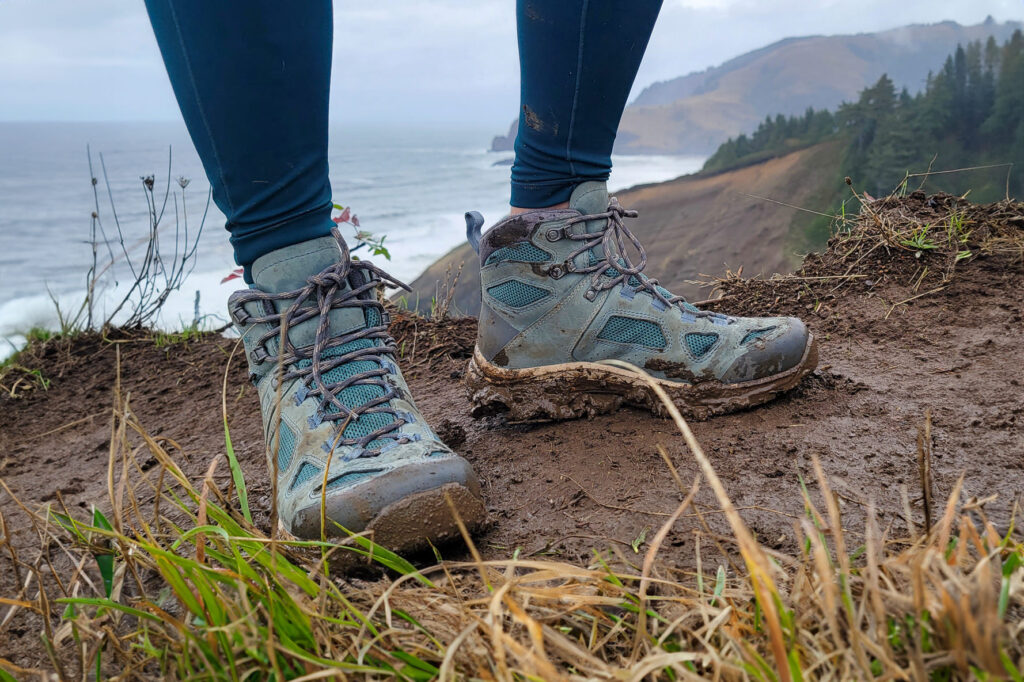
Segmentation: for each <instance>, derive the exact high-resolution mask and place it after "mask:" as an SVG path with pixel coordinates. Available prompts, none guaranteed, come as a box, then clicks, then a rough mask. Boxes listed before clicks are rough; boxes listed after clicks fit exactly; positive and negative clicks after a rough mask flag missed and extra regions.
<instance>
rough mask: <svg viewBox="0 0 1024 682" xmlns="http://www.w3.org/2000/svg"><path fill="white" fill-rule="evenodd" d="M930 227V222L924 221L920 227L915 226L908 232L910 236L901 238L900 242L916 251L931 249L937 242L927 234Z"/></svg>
mask: <svg viewBox="0 0 1024 682" xmlns="http://www.w3.org/2000/svg"><path fill="white" fill-rule="evenodd" d="M931 229H932V225H931V223H925V224H924V225H922V226H921V227H915V228H914V229H913V230H912V231H911V232H910V237H909V238H907V239H901V240H900V244H902V245H903V246H906V247H908V248H911V249H914V250H916V251H918V252H921V251H931V250H932V249H934V248H936V247H937V244H936V243H935V242H934V241H933V240H932V239H931V238H930V237H929V236H928V232H929V231H930V230H931Z"/></svg>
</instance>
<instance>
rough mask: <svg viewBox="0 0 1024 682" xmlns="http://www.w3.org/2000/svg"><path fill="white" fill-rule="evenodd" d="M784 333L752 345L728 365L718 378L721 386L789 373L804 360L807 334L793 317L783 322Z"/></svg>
mask: <svg viewBox="0 0 1024 682" xmlns="http://www.w3.org/2000/svg"><path fill="white" fill-rule="evenodd" d="M783 322H784V325H782V326H784V327H785V330H784V331H783V332H782V333H781V334H779V335H777V336H774V337H772V338H770V339H767V340H764V341H754V342H751V343H750V344H748V346H747V348H746V349H745V352H743V353H742V354H741V355H740V356H739V357H738V358H736V360H735V361H734V362H733V363H732V365H731V366H730V367H729V369H728V370H727V371H726V372H725V374H724V375H723V376H722V382H723V383H726V384H736V383H741V382H744V381H757V380H758V379H764V378H767V377H771V376H775V375H777V374H782V373H783V372H786V371H788V370H791V369H793V368H794V367H796V366H797V365H798V364H800V361H801V360H802V359H803V357H804V353H805V352H806V350H807V344H808V341H809V339H810V333H809V332H808V330H807V326H806V325H805V324H804V323H803V322H802V321H800V320H799V319H797V318H795V317H789V318H785V319H784V320H783Z"/></svg>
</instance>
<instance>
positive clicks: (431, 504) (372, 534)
mask: <svg viewBox="0 0 1024 682" xmlns="http://www.w3.org/2000/svg"><path fill="white" fill-rule="evenodd" d="M449 500H451V506H449V504H448V501H449ZM452 507H454V508H455V512H456V513H457V514H458V517H459V519H461V520H462V523H463V524H465V526H466V529H467V530H468V531H470V532H473V531H475V530H477V529H479V528H481V527H482V526H483V525H484V523H485V522H486V521H487V509H486V507H485V506H484V502H483V500H481V499H480V498H479V497H478V496H477V495H475V494H473V492H472V491H470V489H469V488H467V487H466V486H464V485H461V484H459V483H446V484H445V485H442V486H440V487H438V488H433V489H431V490H425V491H423V492H420V493H416V494H413V495H409V496H408V497H404V498H402V499H400V500H398V501H397V502H392V503H391V504H389V505H388V506H386V507H384V509H382V510H381V511H380V513H379V514H377V516H375V517H374V518H373V520H372V521H370V523H369V524H368V525H367V526H366V529H365V530H364V531H363V532H362V533H360V534H361V535H364V536H365V537H366V538H367V539H369V540H372V541H373V542H374V543H375V544H377V545H380V546H381V547H384V548H386V549H389V550H391V551H392V552H396V553H398V554H409V553H413V552H417V551H420V550H424V549H427V548H428V547H429V546H430V545H431V544H435V545H436V544H443V543H445V542H448V541H450V540H454V539H456V538H458V537H459V536H460V535H461V532H460V530H459V525H458V523H457V522H456V520H455V516H454V514H453V513H452ZM278 530H279V533H280V535H281V537H282V539H285V540H298V539H299V538H296V537H295V536H294V535H293V534H292V533H290V532H289V531H288V530H287V529H286V528H285V527H284V524H282V523H280V522H278ZM331 535H332V537H330V539H331V540H335V541H339V542H340V543H343V544H347V543H349V540H348V539H347V538H346V539H342V538H339V537H337V536H333V534H331ZM309 539H312V540H318V539H319V538H309Z"/></svg>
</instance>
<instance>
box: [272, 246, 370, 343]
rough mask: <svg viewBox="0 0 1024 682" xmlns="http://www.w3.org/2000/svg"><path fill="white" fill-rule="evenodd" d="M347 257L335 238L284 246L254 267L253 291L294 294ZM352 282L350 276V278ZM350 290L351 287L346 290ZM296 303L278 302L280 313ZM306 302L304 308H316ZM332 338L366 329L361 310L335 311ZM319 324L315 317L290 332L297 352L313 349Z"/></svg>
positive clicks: (332, 319)
mask: <svg viewBox="0 0 1024 682" xmlns="http://www.w3.org/2000/svg"><path fill="white" fill-rule="evenodd" d="M343 257H344V254H343V253H342V250H341V245H340V244H338V240H337V239H335V238H334V237H318V238H317V239H310V240H309V241H305V242H301V243H299V244H293V245H292V246H285V247H284V248H280V249H277V250H275V251H271V252H270V253H268V254H266V255H264V256H260V257H259V258H257V259H256V260H255V262H253V264H252V277H253V287H254V288H256V289H259V290H261V291H265V292H267V293H270V294H280V293H285V292H288V291H295V290H297V289H301V288H303V287H304V286H306V281H307V280H308V279H309V278H310V277H312V276H313V275H317V274H319V273H321V272H323V271H324V270H325V269H326V268H329V267H330V266H332V265H334V264H336V263H339V262H341V259H342V258H343ZM350 279H351V276H350ZM346 288H348V287H346ZM293 302H294V300H292V299H286V300H281V301H275V302H274V305H275V306H276V307H277V311H278V312H282V311H284V310H286V309H287V308H288V307H289V306H290V305H291V304H292V303H293ZM315 303H316V297H315V296H313V297H312V301H310V300H309V299H307V300H306V301H305V302H304V303H303V305H304V306H308V305H311V304H312V305H315ZM330 322H331V326H330V335H331V336H332V337H333V336H339V335H340V334H343V333H346V332H350V331H352V330H354V329H361V328H363V327H365V326H366V315H365V313H364V312H363V310H362V309H361V308H344V309H340V310H339V309H335V310H332V311H331V314H330ZM318 326H319V321H318V319H317V318H316V317H314V318H312V319H309V320H306V321H305V322H301V323H299V324H297V325H295V326H293V327H290V328H289V329H288V340H289V341H291V343H292V345H294V346H295V347H296V348H305V347H307V346H312V345H313V342H314V341H315V340H316V331H317V327H318Z"/></svg>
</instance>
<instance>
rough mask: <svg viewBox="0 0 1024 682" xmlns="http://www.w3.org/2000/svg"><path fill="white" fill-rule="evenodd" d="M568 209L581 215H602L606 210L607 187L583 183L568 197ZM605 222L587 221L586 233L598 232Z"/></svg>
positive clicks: (601, 183)
mask: <svg viewBox="0 0 1024 682" xmlns="http://www.w3.org/2000/svg"><path fill="white" fill-rule="evenodd" d="M569 208H574V209H576V210H577V211H579V212H580V213H582V214H583V215H593V214H595V213H604V212H605V211H607V210H608V185H607V184H606V183H604V182H593V181H590V182H584V183H581V184H579V185H577V186H576V189H574V190H573V191H572V196H570V197H569ZM607 222H608V221H607V220H588V221H587V232H600V231H601V230H603V229H604V226H605V224H606V223H607Z"/></svg>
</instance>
